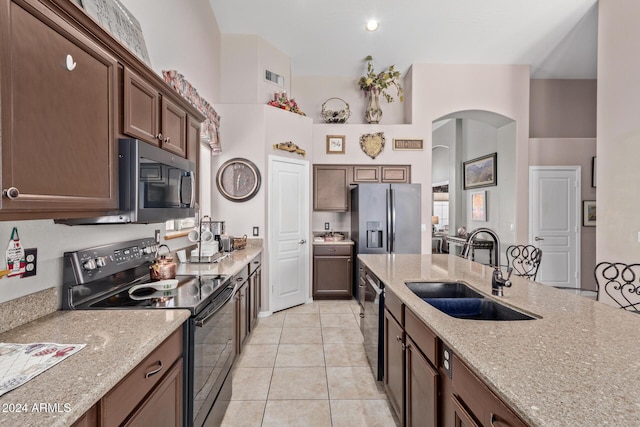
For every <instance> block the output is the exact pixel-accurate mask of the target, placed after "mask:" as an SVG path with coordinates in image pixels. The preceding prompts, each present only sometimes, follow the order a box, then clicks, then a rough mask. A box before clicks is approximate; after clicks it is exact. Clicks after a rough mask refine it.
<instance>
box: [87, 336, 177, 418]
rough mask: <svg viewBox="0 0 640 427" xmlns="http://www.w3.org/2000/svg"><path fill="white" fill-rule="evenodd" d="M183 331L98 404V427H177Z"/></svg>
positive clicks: (145, 360)
mask: <svg viewBox="0 0 640 427" xmlns="http://www.w3.org/2000/svg"><path fill="white" fill-rule="evenodd" d="M182 337H183V335H182V328H179V329H178V330H177V331H176V332H174V333H173V334H172V335H171V336H170V337H169V338H167V339H166V340H165V341H164V342H163V343H162V344H160V346H158V348H156V349H155V350H154V351H153V352H152V353H151V354H149V356H147V357H146V358H145V359H144V360H143V361H142V362H141V363H140V364H139V365H138V366H137V367H136V368H134V369H133V370H132V371H131V372H130V373H129V374H128V375H127V376H126V377H125V378H124V379H123V380H122V381H120V382H119V383H118V385H116V386H115V387H114V388H113V389H111V391H109V393H107V394H106V395H105V396H104V397H103V398H102V399H101V400H100V402H98V408H99V417H98V418H99V420H100V422H99V425H100V426H101V427H111V426H119V425H132V426H134V425H135V426H148V425H153V426H156V425H166V426H174V425H180V424H181V421H182V414H183V412H182V411H183V408H182V396H183V394H182V393H183V385H182V372H183V359H182V348H183V341H182Z"/></svg>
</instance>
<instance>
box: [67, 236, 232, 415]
mask: <svg viewBox="0 0 640 427" xmlns="http://www.w3.org/2000/svg"><path fill="white" fill-rule="evenodd" d="M157 248H158V244H157V243H156V241H155V239H153V238H147V239H138V240H131V241H127V242H119V243H113V244H108V245H103V246H98V247H92V248H87V249H82V250H78V251H73V252H65V254H64V268H63V308H64V309H65V310H105V309H108V310H121V309H186V310H189V311H190V312H191V317H190V318H189V320H188V321H187V322H186V323H185V327H184V328H185V330H184V332H185V333H184V337H185V340H184V348H183V359H184V367H183V370H184V378H183V384H184V387H185V388H184V405H183V408H184V423H183V424H184V425H185V426H192V425H195V426H202V425H204V423H205V422H206V421H207V419H209V420H210V419H213V418H215V419H217V418H218V417H220V413H224V410H225V409H226V405H227V404H228V400H229V398H230V394H231V389H230V388H231V376H230V375H229V372H230V370H231V365H232V363H233V358H234V357H235V347H234V335H235V334H234V329H233V324H234V307H233V306H234V304H233V302H234V298H233V297H234V294H235V292H236V289H235V285H234V284H233V283H232V281H231V277H230V276H228V275H209V276H204V275H203V276H192V275H183V276H177V277H176V279H177V280H178V286H177V287H176V288H175V289H168V290H155V289H153V288H150V287H145V286H144V285H145V284H149V283H153V282H152V281H151V279H150V276H149V267H150V266H151V265H152V264H153V260H154V258H155V253H156V251H157ZM140 285H141V286H140ZM133 286H136V288H137V290H135V291H133V292H130V289H131V288H132V287H133ZM149 333H153V331H149ZM212 342H215V343H216V345H215V346H211V345H205V344H206V343H212ZM205 347H206V349H207V351H206V352H205V351H204V349H205ZM213 351H215V354H213V353H212V352H213Z"/></svg>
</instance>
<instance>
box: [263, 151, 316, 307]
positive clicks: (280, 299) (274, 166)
mask: <svg viewBox="0 0 640 427" xmlns="http://www.w3.org/2000/svg"><path fill="white" fill-rule="evenodd" d="M269 175H270V181H269V182H270V185H269V230H270V231H269V260H270V261H269V272H270V273H269V282H270V290H271V304H270V308H271V311H273V312H275V311H278V310H284V309H285V308H289V307H293V306H295V305H299V304H303V303H305V302H307V299H308V297H309V289H310V283H309V245H310V243H309V163H308V162H306V161H300V160H295V159H289V158H286V157H277V156H269Z"/></svg>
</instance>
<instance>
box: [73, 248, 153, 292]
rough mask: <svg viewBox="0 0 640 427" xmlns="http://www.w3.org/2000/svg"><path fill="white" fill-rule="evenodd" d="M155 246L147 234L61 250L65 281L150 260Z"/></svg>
mask: <svg viewBox="0 0 640 427" xmlns="http://www.w3.org/2000/svg"><path fill="white" fill-rule="evenodd" d="M157 250H158V244H157V243H156V240H155V238H147V239H139V240H132V241H128V242H122V243H113V244H109V245H104V246H97V247H94V248H89V249H83V250H80V251H75V252H65V254H64V260H65V261H64V262H65V266H64V275H65V278H64V280H65V283H69V284H70V285H71V286H73V285H74V284H82V283H87V282H91V281H93V280H96V279H100V278H103V277H107V276H109V275H112V274H115V273H118V272H121V271H124V270H127V269H130V268H135V267H137V266H139V265H142V264H144V263H148V262H151V261H153V259H154V258H155V254H156V251H157ZM67 281H73V283H70V282H67Z"/></svg>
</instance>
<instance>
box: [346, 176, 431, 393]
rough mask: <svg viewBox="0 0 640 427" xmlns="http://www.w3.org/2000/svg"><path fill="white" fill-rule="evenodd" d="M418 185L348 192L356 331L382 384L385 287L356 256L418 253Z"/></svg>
mask: <svg viewBox="0 0 640 427" xmlns="http://www.w3.org/2000/svg"><path fill="white" fill-rule="evenodd" d="M421 205H422V203H421V186H420V184H359V185H357V186H356V187H354V188H352V189H351V238H352V239H353V240H354V241H355V245H354V246H355V252H356V271H357V272H358V274H357V275H356V278H355V280H356V281H355V286H354V293H355V295H356V296H357V299H358V303H359V305H360V329H361V331H362V334H363V337H364V340H365V350H366V352H367V357H368V359H369V364H370V365H371V369H372V370H373V373H374V376H375V377H376V379H377V380H378V381H381V380H382V379H383V369H382V367H383V363H384V358H383V356H384V354H383V343H382V334H383V328H382V325H383V322H384V319H383V317H384V284H383V283H382V282H380V281H379V280H377V278H375V276H373V275H369V274H365V271H366V270H365V269H364V268H362V267H361V265H360V262H359V261H358V260H357V255H358V254H391V253H401V254H411V253H415V254H418V253H420V251H421V247H420V246H421V226H420V221H421V217H422V213H421V212H422V209H421V207H422V206H421Z"/></svg>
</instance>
